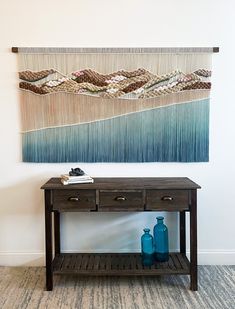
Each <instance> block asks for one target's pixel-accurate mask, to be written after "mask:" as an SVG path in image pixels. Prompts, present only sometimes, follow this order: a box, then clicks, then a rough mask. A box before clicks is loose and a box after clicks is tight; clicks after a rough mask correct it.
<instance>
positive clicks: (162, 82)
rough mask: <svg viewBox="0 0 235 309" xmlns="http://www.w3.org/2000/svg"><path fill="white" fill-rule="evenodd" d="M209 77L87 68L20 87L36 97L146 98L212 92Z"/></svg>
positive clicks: (200, 73) (205, 74) (205, 72)
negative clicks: (201, 90)
mask: <svg viewBox="0 0 235 309" xmlns="http://www.w3.org/2000/svg"><path fill="white" fill-rule="evenodd" d="M25 72H26V71H25ZM49 72H51V73H52V72H55V71H54V70H47V71H46V70H45V71H40V72H36V73H40V74H41V75H40V76H42V75H43V74H44V76H45V74H49ZM31 73H32V72H31ZM34 73H35V72H34ZM57 73H58V72H57ZM210 74H211V71H208V70H204V69H200V70H197V71H195V72H193V73H189V74H184V73H183V72H181V71H179V70H176V71H173V72H170V73H167V74H164V75H154V74H152V73H151V72H149V71H147V70H145V69H138V70H134V71H131V72H129V71H125V70H120V71H117V72H114V73H111V74H106V75H103V74H100V73H98V72H95V71H94V70H91V69H85V70H81V71H76V72H73V73H72V76H71V75H68V76H64V77H62V78H59V79H55V80H49V81H47V82H44V83H42V84H40V85H34V84H30V83H25V82H21V83H20V88H22V89H27V90H30V91H32V92H34V93H37V94H48V93H55V92H68V93H78V94H81V93H83V94H90V95H96V96H100V97H104V98H122V97H125V98H132V99H138V98H141V99H145V98H153V97H157V96H159V95H165V94H169V93H175V92H178V91H182V90H194V89H210V88H211V83H210V82H207V80H208V77H209V76H210ZM34 77H35V76H34ZM38 77H39V75H38ZM27 78H29V76H28V77H27ZM35 78H36V77H35ZM205 80H206V81H205ZM127 94H128V95H127ZM129 94H130V95H129Z"/></svg>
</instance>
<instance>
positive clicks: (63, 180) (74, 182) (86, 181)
mask: <svg viewBox="0 0 235 309" xmlns="http://www.w3.org/2000/svg"><path fill="white" fill-rule="evenodd" d="M61 182H62V184H63V185H73V184H79V183H93V182H94V179H92V178H91V179H84V180H73V181H71V180H65V179H63V178H61Z"/></svg>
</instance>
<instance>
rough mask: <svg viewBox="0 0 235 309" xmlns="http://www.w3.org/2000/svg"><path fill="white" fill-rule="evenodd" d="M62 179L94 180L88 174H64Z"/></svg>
mask: <svg viewBox="0 0 235 309" xmlns="http://www.w3.org/2000/svg"><path fill="white" fill-rule="evenodd" d="M61 178H62V179H65V180H76V179H77V180H87V179H92V178H91V177H90V176H89V175H87V174H84V175H82V176H70V175H69V174H64V175H61Z"/></svg>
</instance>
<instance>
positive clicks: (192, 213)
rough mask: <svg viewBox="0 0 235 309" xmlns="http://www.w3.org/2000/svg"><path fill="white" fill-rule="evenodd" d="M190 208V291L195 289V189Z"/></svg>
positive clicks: (192, 192)
mask: <svg viewBox="0 0 235 309" xmlns="http://www.w3.org/2000/svg"><path fill="white" fill-rule="evenodd" d="M191 194H192V199H191V200H192V203H191V208H190V279H191V287H190V289H191V290H192V291H197V190H192V191H191Z"/></svg>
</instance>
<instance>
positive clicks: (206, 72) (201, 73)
mask: <svg viewBox="0 0 235 309" xmlns="http://www.w3.org/2000/svg"><path fill="white" fill-rule="evenodd" d="M194 73H195V74H197V75H198V76H203V77H210V76H211V71H210V70H205V69H199V70H197V71H195V72H194Z"/></svg>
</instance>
